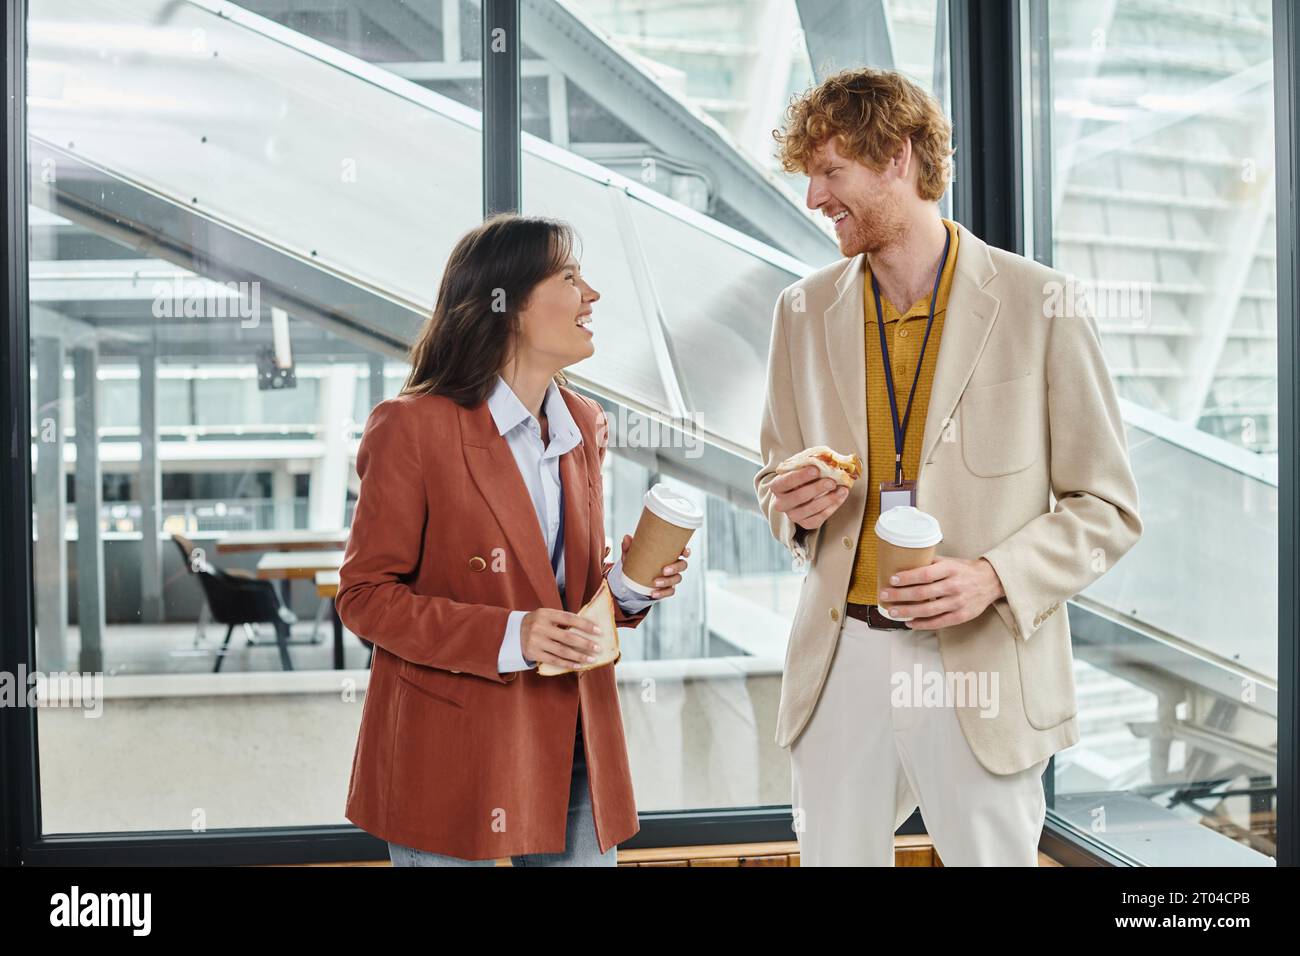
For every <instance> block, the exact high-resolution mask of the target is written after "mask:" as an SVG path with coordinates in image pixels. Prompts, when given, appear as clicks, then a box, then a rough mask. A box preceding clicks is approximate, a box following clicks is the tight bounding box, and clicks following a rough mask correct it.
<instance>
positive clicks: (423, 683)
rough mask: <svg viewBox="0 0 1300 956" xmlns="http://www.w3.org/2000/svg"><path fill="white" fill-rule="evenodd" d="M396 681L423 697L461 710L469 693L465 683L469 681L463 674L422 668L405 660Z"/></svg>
mask: <svg viewBox="0 0 1300 956" xmlns="http://www.w3.org/2000/svg"><path fill="white" fill-rule="evenodd" d="M397 679H398V680H400V681H401V682H402V683H403V684H406V685H407V686H408V687H410V688H411V689H412V690H414V691H416V692H418V693H420V694H423V695H424V696H425V697H429V698H431V699H433V700H436V701H439V702H441V703H444V704H450V705H451V706H453V707H460V708H462V709H463V708H464V706H465V695H466V694H467V693H468V692H469V688H468V685H467V681H469V680H471V678H470V677H467V676H466V675H464V674H456V673H453V672H451V671H445V670H443V669H442V668H439V667H423V666H421V665H420V664H413V663H411V662H410V661H407V660H403V661H402V667H401V670H399V671H398V672H397Z"/></svg>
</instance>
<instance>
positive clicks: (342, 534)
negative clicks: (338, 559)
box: [217, 528, 348, 554]
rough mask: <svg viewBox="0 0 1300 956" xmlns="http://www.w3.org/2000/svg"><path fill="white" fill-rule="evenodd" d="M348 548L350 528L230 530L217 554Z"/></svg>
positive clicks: (220, 543) (218, 545)
mask: <svg viewBox="0 0 1300 956" xmlns="http://www.w3.org/2000/svg"><path fill="white" fill-rule="evenodd" d="M347 546H348V529H347V528H337V529H331V530H328V531H309V530H297V531H228V532H226V534H224V535H222V536H221V537H220V538H218V539H217V553H218V554H235V553H237V552H240V551H337V550H338V549H340V548H346V547H347Z"/></svg>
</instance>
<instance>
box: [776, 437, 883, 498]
mask: <svg viewBox="0 0 1300 956" xmlns="http://www.w3.org/2000/svg"><path fill="white" fill-rule="evenodd" d="M808 465H812V466H813V467H814V468H816V469H817V471H818V472H819V473H820V474H821V475H822V476H824V477H826V478H830V479H831V480H832V481H834V482H835V483H836V484H839V485H843V486H844V487H845V488H852V487H853V483H854V482H855V481H857V480H858V479H859V478H861V477H862V459H861V458H859V457H858V456H857V455H856V454H853V455H841V454H840V453H839V452H836V451H833V450H832V449H830V448H828V447H826V446H825V445H814V446H813V447H812V448H805V449H804V450H803V451H801V452H799V454H797V455H791V456H790V457H789V458H787V459H786V460H785V461H783V462H781V464H779V465H777V466H776V470H777V473H778V474H785V473H786V472H787V471H796V470H798V469H800V468H804V467H806V466H808Z"/></svg>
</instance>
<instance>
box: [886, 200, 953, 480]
mask: <svg viewBox="0 0 1300 956" xmlns="http://www.w3.org/2000/svg"><path fill="white" fill-rule="evenodd" d="M943 232H944V237H943V259H942V261H940V263H939V271H938V272H936V273H935V274H934V288H933V289H932V290H931V291H930V317H929V318H928V319H926V320H925V338H924V339H922V340H921V355H920V357H919V358H918V359H917V360H916V374H915V375H914V376H912V390H911V391H910V392H908V393H907V408H906V409H904V410H903V421H902V424H901V425H900V424H899V421H898V399H897V397H896V396H895V395H894V373H893V372H892V371H891V369H890V366H889V346H888V345H887V344H885V313H884V311H883V310H882V309H881V308H880V283H878V282H877V281H876V274H875V272H872V273H871V294H872V295H873V296H874V297H875V300H876V327H877V328H878V329H880V357H881V359H882V361H884V363H885V390H886V391H888V392H889V414H890V416H891V417H892V418H893V420H894V483H895V484H900V483H901V482H902V480H903V442H904V441H905V439H906V437H907V421H908V419H909V418H911V417H912V398H913V397H914V396H915V395H916V383H917V382H919V381H920V380H921V363H922V362H924V361H925V346H926V343H928V342H929V341H930V326H932V325H933V324H934V306H935V303H937V302H938V301H939V278H940V277H941V276H942V275H943V270H944V267H945V266H946V265H947V264H948V246H949V244H950V243H951V242H952V233H951V232H949V231H948V227H947V226H944V227H943ZM899 321H900V322H901V321H902V319H901V318H900V319H899Z"/></svg>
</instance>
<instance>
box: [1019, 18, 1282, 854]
mask: <svg viewBox="0 0 1300 956" xmlns="http://www.w3.org/2000/svg"><path fill="white" fill-rule="evenodd" d="M1024 9H1025V14H1026V15H1027V16H1028V17H1029V20H1028V24H1029V28H1028V29H1027V30H1024V31H1022V35H1023V37H1024V43H1025V47H1024V50H1023V51H1022V52H1023V54H1024V57H1025V63H1026V64H1027V67H1026V72H1027V75H1028V83H1029V86H1030V89H1031V91H1032V93H1031V95H1030V96H1027V97H1026V98H1025V103H1026V106H1027V112H1026V123H1027V136H1026V140H1027V141H1028V142H1032V143H1034V144H1035V147H1036V152H1037V154H1038V155H1047V153H1044V152H1043V151H1044V150H1045V149H1047V148H1049V147H1050V156H1051V157H1052V162H1051V165H1050V168H1048V167H1045V166H1036V167H1035V168H1034V176H1033V181H1032V187H1033V188H1032V190H1031V191H1030V196H1031V199H1030V209H1029V211H1030V216H1029V221H1030V222H1031V224H1032V230H1033V235H1034V247H1035V248H1036V249H1037V250H1039V255H1040V256H1041V257H1043V258H1049V259H1050V260H1051V261H1052V262H1053V263H1054V264H1055V265H1056V266H1058V267H1059V268H1061V269H1062V270H1065V271H1066V272H1068V273H1070V274H1071V275H1072V276H1073V277H1074V279H1073V281H1072V282H1070V283H1068V284H1065V285H1064V287H1063V288H1062V289H1058V290H1055V295H1056V298H1057V300H1058V301H1060V302H1062V303H1063V305H1064V306H1065V307H1066V308H1075V307H1078V305H1077V304H1079V303H1088V304H1090V306H1091V308H1092V313H1093V315H1094V316H1095V318H1096V323H1097V327H1098V329H1099V332H1100V336H1101V341H1102V345H1103V348H1104V350H1105V353H1106V356H1107V360H1108V363H1109V365H1110V371H1111V375H1112V376H1113V378H1114V382H1115V386H1116V389H1117V391H1118V393H1119V395H1120V400H1121V405H1122V409H1123V413H1124V419H1125V423H1126V425H1127V430H1128V440H1129V448H1130V452H1131V456H1132V462H1133V468H1134V472H1135V473H1136V475H1137V478H1138V482H1139V489H1140V500H1141V514H1142V518H1143V522H1144V532H1143V536H1142V539H1141V540H1140V541H1139V542H1138V544H1137V545H1136V547H1135V548H1134V549H1133V550H1132V551H1131V552H1129V553H1128V554H1127V555H1126V556H1125V557H1124V558H1123V560H1122V561H1121V562H1120V563H1119V564H1118V565H1117V566H1116V568H1115V569H1114V570H1113V571H1111V572H1109V573H1107V574H1106V575H1105V576H1104V577H1102V578H1101V579H1100V580H1099V581H1098V582H1097V584H1096V585H1094V586H1093V587H1091V588H1089V589H1088V590H1087V591H1085V592H1084V593H1083V594H1082V595H1080V597H1079V598H1078V599H1077V600H1076V601H1074V602H1072V604H1071V606H1070V624H1071V629H1072V631H1073V633H1074V652H1075V659H1076V661H1075V667H1076V678H1077V685H1078V688H1079V718H1078V719H1079V728H1080V732H1081V736H1082V739H1081V740H1080V742H1079V743H1078V744H1076V745H1075V746H1074V747H1072V748H1070V749H1069V750H1066V751H1063V752H1061V753H1059V754H1057V755H1056V762H1055V781H1054V784H1055V804H1054V809H1055V810H1056V812H1057V813H1059V814H1061V815H1062V816H1063V817H1064V818H1065V819H1066V820H1068V821H1070V822H1071V823H1072V824H1073V825H1075V826H1077V827H1078V828H1079V829H1080V830H1081V831H1084V832H1088V833H1091V834H1092V835H1093V836H1095V837H1097V838H1099V839H1101V840H1103V841H1105V842H1106V843H1108V844H1110V845H1112V846H1114V847H1115V848H1116V849H1118V850H1120V851H1121V852H1124V853H1126V854H1128V855H1130V856H1132V857H1134V858H1136V859H1138V860H1140V861H1141V862H1144V863H1148V864H1163V865H1206V864H1221V865H1251V864H1259V863H1269V862H1270V860H1269V857H1270V856H1272V855H1273V853H1274V834H1275V832H1276V815H1275V814H1276V757H1277V755H1276V741H1277V678H1278V674H1277V640H1278V630H1277V566H1276V557H1277V517H1278V514H1277V473H1278V472H1277V451H1278V447H1277V441H1278V438H1277V354H1276V283H1275V278H1274V264H1275V255H1276V253H1275V250H1276V242H1275V235H1274V169H1273V156H1274V152H1273V96H1272V93H1273V91H1272V77H1273V63H1272V55H1273V50H1272V29H1271V7H1270V4H1269V3H1268V2H1267V0H1242V2H1239V3H1234V4H1231V5H1225V6H1223V7H1221V8H1219V7H1216V8H1215V9H1213V10H1210V9H1208V8H1204V7H1203V6H1199V5H1195V4H1166V5H1164V6H1162V7H1161V8H1160V9H1159V10H1155V9H1153V8H1152V7H1151V5H1150V4H1147V3H1142V2H1138V0H1119V2H1116V3H1111V4H1089V3H1073V2H1071V3H1064V2H1054V3H1048V4H1043V3H1037V2H1031V3H1028V4H1026V5H1025V8H1024ZM1175 50H1176V51H1177V54H1176V55H1174V54H1173V53H1172V52H1171V51H1175ZM1046 292H1047V290H1045V293H1046Z"/></svg>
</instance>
